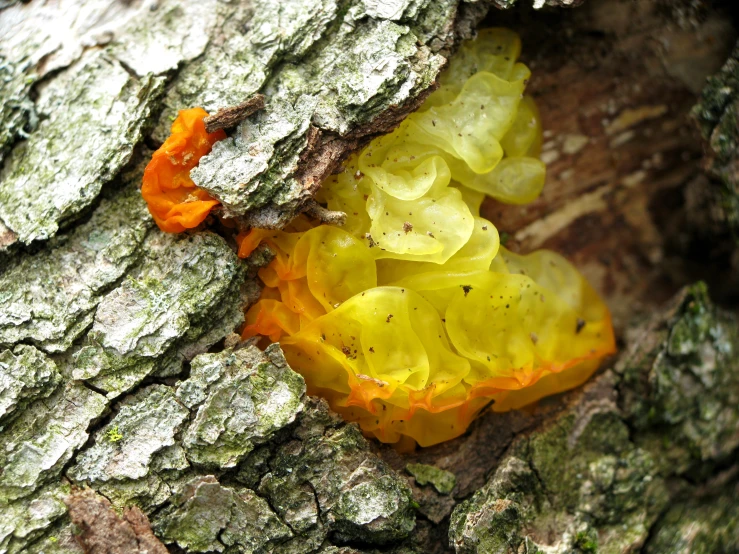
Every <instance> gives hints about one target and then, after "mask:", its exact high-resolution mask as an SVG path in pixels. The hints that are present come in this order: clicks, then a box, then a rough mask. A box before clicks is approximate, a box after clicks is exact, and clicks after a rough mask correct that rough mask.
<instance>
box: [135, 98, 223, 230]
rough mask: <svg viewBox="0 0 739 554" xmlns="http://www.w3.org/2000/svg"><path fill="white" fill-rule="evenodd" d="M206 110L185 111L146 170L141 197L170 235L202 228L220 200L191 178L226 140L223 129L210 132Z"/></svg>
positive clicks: (178, 117)
mask: <svg viewBox="0 0 739 554" xmlns="http://www.w3.org/2000/svg"><path fill="white" fill-rule="evenodd" d="M207 116H208V113H207V112H206V111H205V110H204V109H203V108H190V109H187V110H182V111H180V112H179V114H178V115H177V118H176V119H175V120H174V122H173V123H172V128H171V130H170V135H169V137H168V138H167V140H165V141H164V144H162V146H160V147H159V149H158V150H156V151H155V152H154V154H152V157H151V161H150V162H149V164H148V165H147V166H146V169H145V170H144V178H143V182H142V185H141V195H142V196H143V198H144V200H145V201H146V204H147V206H148V208H149V212H150V213H151V215H152V217H153V218H154V221H155V222H156V224H157V225H158V226H159V228H160V229H161V230H162V231H164V232H167V233H181V232H183V231H184V230H186V229H192V228H193V227H197V226H198V225H200V224H201V223H202V222H203V221H204V220H205V218H206V217H208V214H209V213H210V211H211V210H212V209H213V208H214V207H215V206H218V204H219V202H218V200H216V199H214V198H212V197H211V196H210V195H209V194H208V193H207V192H206V191H204V190H202V189H200V188H198V187H197V186H196V185H195V183H194V182H193V181H192V179H190V170H191V169H192V168H194V167H195V166H197V165H198V163H199V162H200V158H202V157H203V156H205V155H206V154H208V153H209V152H210V151H211V149H212V148H213V145H214V144H215V143H216V142H218V141H219V140H223V139H224V138H226V133H225V132H224V131H223V130H220V129H219V130H218V131H216V132H214V133H208V132H206V130H205V123H204V122H203V119H204V118H205V117H207Z"/></svg>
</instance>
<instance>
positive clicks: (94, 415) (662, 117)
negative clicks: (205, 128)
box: [0, 0, 739, 553]
mask: <svg viewBox="0 0 739 554" xmlns="http://www.w3.org/2000/svg"><path fill="white" fill-rule="evenodd" d="M514 4H515V5H514ZM533 4H534V5H537V8H540V7H541V6H538V4H543V2H539V1H535V2H534V3H533ZM546 4H547V6H545V7H544V8H543V9H534V8H533V6H532V5H531V3H530V2H528V0H519V1H518V2H516V1H515V0H492V1H484V0H479V1H477V2H474V1H458V0H441V1H431V0H386V1H376V0H291V1H289V2H274V1H270V0H253V1H251V2H243V3H239V2H228V1H218V0H200V1H199V2H185V1H183V0H179V1H178V0H131V1H123V0H94V1H91V2H77V3H72V4H71V5H69V6H68V5H66V4H63V3H60V2H42V1H37V0H32V1H30V2H18V1H12V0H0V37H2V38H1V39H0V76H2V79H0V96H2V99H3V104H2V121H1V122H0V164H2V169H1V172H0V464H1V465H2V468H3V470H2V472H0V514H2V517H0V553H2V552H10V553H16V552H29V553H77V552H95V553H98V552H111V553H112V552H141V553H143V552H160V551H161V552H165V551H166V550H167V549H169V551H171V552H188V553H189V552H193V553H195V552H280V553H289V552H295V553H303V552H305V553H308V552H326V553H329V552H337V553H338V552H345V553H348V552H372V551H377V550H376V549H381V551H383V552H424V553H426V552H453V551H457V552H481V553H483V552H485V553H487V552H529V553H530V552H596V551H597V552H636V551H643V552H646V553H651V552H654V553H657V552H659V553H665V552H675V553H677V552H730V551H736V550H739V521H738V520H737V514H739V503H738V502H737V498H739V473H738V472H739V465H737V463H736V456H737V452H739V325H738V324H737V320H736V316H735V314H734V313H732V311H731V310H733V309H735V308H736V304H737V300H739V294H737V291H739V253H738V252H739V250H738V249H737V242H736V240H735V237H736V236H737V232H739V207H738V206H739V185H737V182H738V181H739V177H737V174H738V172H737V169H736V167H737V166H736V160H737V159H739V156H737V152H739V146H738V145H739V138H737V137H738V136H739V131H738V129H739V126H738V125H737V122H738V121H739V119H738V116H737V113H739V111H738V110H739V108H737V106H739V104H738V102H739V51H738V50H735V51H734V52H733V53H732V48H734V42H735V41H736V27H735V22H734V21H732V18H731V13H730V11H729V8H728V7H724V6H723V4H722V3H721V2H714V3H711V2H709V1H707V0H706V1H705V2H691V1H687V0H644V1H640V2H627V1H623V0H590V2H581V1H575V0H547V2H546ZM566 8H574V9H566ZM478 25H485V26H508V27H511V28H513V29H515V30H516V31H517V32H519V33H520V34H521V36H522V40H523V44H524V52H523V55H522V58H523V61H524V62H525V63H527V64H528V65H529V66H530V67H531V69H532V72H533V77H532V79H531V82H530V84H529V89H528V90H529V91H531V92H532V94H533V95H534V96H535V98H536V100H537V103H538V105H539V108H540V110H541V113H542V119H543V123H544V128H545V140H544V152H543V155H542V159H543V160H544V161H545V163H546V164H547V166H548V177H547V184H546V186H545V189H544V193H543V194H542V196H541V198H540V199H538V200H537V201H536V202H534V203H532V204H530V205H527V206H524V207H520V206H518V207H516V206H505V205H503V204H499V203H496V202H495V201H493V200H487V201H486V202H485V204H484V205H483V216H484V217H487V218H488V219H490V220H491V221H493V222H494V223H495V224H496V225H497V226H498V228H499V229H500V230H501V231H502V232H505V236H506V240H507V242H506V244H507V246H508V247H509V248H511V249H513V250H519V251H523V252H525V251H529V250H532V249H535V248H539V247H546V248H550V249H553V250H556V251H559V252H561V253H563V254H564V255H566V256H567V257H568V258H569V259H570V260H572V261H573V262H574V263H575V264H576V265H577V266H578V267H579V268H580V269H581V271H582V272H583V273H584V274H585V275H586V276H587V277H588V279H589V280H590V282H591V283H592V284H593V285H594V287H595V288H596V289H597V290H598V291H599V292H600V293H601V294H602V295H603V296H604V298H605V299H606V301H607V303H608V304H609V306H610V308H611V310H612V312H613V315H614V321H615V324H616V330H617V335H618V338H619V343H620V349H619V354H618V355H617V356H615V357H614V358H613V359H612V360H609V361H608V363H607V364H606V367H605V368H604V369H603V370H602V371H601V372H600V373H599V374H598V375H596V376H595V377H594V378H593V379H592V380H591V381H590V382H589V383H588V384H586V385H585V386H584V387H582V388H581V389H578V390H575V391H571V392H569V393H566V394H562V395H559V396H557V397H553V398H547V399H545V400H543V401H541V402H540V403H539V404H538V405H537V406H535V407H532V408H530V409H526V410H524V411H517V412H511V413H506V414H494V413H486V414H484V415H483V416H482V417H480V418H479V419H478V420H477V421H476V422H475V423H474V424H473V425H472V427H471V429H470V431H469V432H468V433H467V434H466V435H464V436H462V437H460V438H458V439H455V440H452V441H449V442H446V443H443V444H440V445H438V446H435V447H432V448H427V449H421V450H417V451H415V452H413V453H405V454H401V453H399V452H397V451H396V450H393V449H392V448H390V447H387V446H384V445H379V444H376V443H373V442H369V441H367V440H365V439H364V438H363V437H362V435H361V433H360V432H359V430H358V428H356V427H355V426H354V425H351V424H346V423H344V422H343V421H342V420H341V418H339V417H338V416H336V415H335V414H333V413H332V412H331V411H330V410H329V409H328V407H327V405H326V403H325V402H324V401H322V400H319V399H316V398H311V397H309V396H307V395H306V392H305V384H304V382H303V380H302V378H301V377H300V376H299V375H298V374H296V373H294V372H293V371H292V370H291V369H290V368H289V366H288V365H287V363H286V362H285V360H284V358H283V357H282V353H281V351H280V349H279V348H278V347H277V346H271V347H269V348H268V349H267V350H266V351H264V352H262V351H260V350H259V349H257V348H256V347H254V346H248V345H246V344H244V343H239V342H238V340H237V337H236V336H235V335H234V334H233V332H234V330H235V329H237V328H238V326H239V325H240V324H241V323H242V322H243V307H244V306H245V305H247V304H249V303H250V302H253V301H254V300H255V298H256V297H257V296H258V294H259V284H258V280H257V278H256V268H258V267H259V266H260V264H261V262H263V261H264V260H263V259H257V258H258V255H253V256H252V257H251V258H250V259H248V260H240V259H239V258H238V257H237V256H236V254H235V249H234V244H233V243H232V239H230V238H229V239H226V238H223V237H221V236H220V235H219V234H217V233H216V232H215V231H212V230H200V231H198V232H192V233H187V234H184V235H168V234H165V233H162V232H161V231H159V229H158V228H156V226H154V224H153V221H152V220H151V217H150V215H149V213H148V212H147V210H146V206H145V204H144V202H143V200H142V199H141V197H140V194H139V186H140V182H141V177H142V172H143V168H144V166H145V165H146V163H147V161H148V159H149V158H150V156H151V151H152V149H154V148H157V147H158V146H159V145H160V144H161V142H162V141H163V140H164V139H165V138H166V136H167V134H168V129H169V126H170V124H171V121H172V119H173V118H174V115H175V114H176V113H177V111H178V110H180V109H184V108H188V107H193V106H202V107H203V108H205V109H206V110H207V111H209V112H210V113H211V114H216V112H218V111H219V110H224V111H221V112H219V113H218V114H217V115H216V117H215V118H213V119H212V122H213V123H212V124H214V125H220V126H225V127H226V128H227V130H228V132H229V138H228V139H226V140H223V141H221V142H219V143H217V144H216V146H215V148H214V149H213V151H212V153H211V154H209V155H208V156H207V157H205V158H203V160H201V163H200V164H199V166H198V168H197V169H195V170H194V171H193V173H192V176H193V179H194V180H195V182H196V183H197V184H198V185H199V186H201V187H203V188H205V189H206V190H207V191H208V192H210V193H211V194H213V195H214V196H215V197H217V198H218V199H219V200H220V201H221V203H222V207H221V208H220V210H221V211H220V213H219V214H218V215H226V216H230V217H233V218H234V219H236V220H237V221H238V222H239V225H240V226H243V227H244V228H245V227H247V226H251V225H254V226H260V227H268V228H279V227H281V226H283V225H285V224H286V223H287V222H288V221H289V220H290V219H291V218H292V217H294V216H295V215H296V214H298V213H300V212H301V211H303V210H306V209H313V208H315V204H311V199H312V195H313V193H315V191H316V190H317V188H318V186H319V185H320V183H321V181H322V180H323V178H324V177H326V176H327V175H329V174H331V173H332V172H333V171H334V170H335V169H337V168H338V167H340V164H341V162H342V160H343V159H344V158H346V156H347V155H348V154H350V153H351V152H353V151H355V150H356V149H357V148H359V147H360V146H361V145H363V144H366V143H367V142H368V141H369V140H371V139H372V138H373V137H375V136H378V135H380V134H382V133H385V132H387V131H389V130H391V129H392V128H393V127H394V126H395V125H397V124H398V123H399V122H400V121H402V119H403V118H404V117H405V116H406V115H407V114H409V113H410V112H412V111H413V110H414V109H415V108H417V107H418V106H419V105H420V104H421V102H422V101H423V100H424V99H425V97H426V96H427V95H428V93H429V92H431V90H433V88H434V86H435V80H436V77H437V75H438V73H439V71H440V70H441V68H442V67H443V65H444V64H445V62H446V59H447V58H448V57H449V56H451V55H453V52H454V51H455V49H456V47H457V46H458V44H459V42H460V41H461V40H463V39H466V38H470V37H471V36H473V34H474V31H475V29H476V28H477V26H478ZM727 59H728V61H727ZM714 74H715V76H714V77H712V79H711V80H710V81H709V82H708V84H707V85H706V78H707V77H709V76H710V75H714ZM257 93H261V94H263V95H264V104H265V105H264V108H263V109H258V108H260V107H261V106H259V105H258V104H259V97H257V100H251V103H250V104H243V103H244V102H247V101H250V99H252V98H254V95H255V94H257ZM255 109H256V110H257V111H256V112H255V111H254V110H255ZM210 228H211V229H216V230H218V229H219V226H218V224H217V222H213V225H211V226H210ZM700 280H702V281H705V282H706V283H708V287H707V286H706V285H705V284H703V283H696V282H697V281H700ZM707 291H710V292H711V296H712V297H713V299H714V301H715V303H713V302H712V301H711V300H710V299H709V296H708V292H707ZM224 399H228V400H224ZM152 532H153V534H152Z"/></svg>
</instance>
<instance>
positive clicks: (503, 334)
mask: <svg viewBox="0 0 739 554" xmlns="http://www.w3.org/2000/svg"><path fill="white" fill-rule="evenodd" d="M520 49H521V45H520V41H519V38H518V36H517V35H516V34H515V33H513V32H512V31H509V30H506V29H489V30H485V31H482V32H480V34H479V37H478V38H477V39H476V40H475V41H472V42H469V43H467V44H465V45H463V46H462V48H461V52H460V53H459V54H458V55H457V56H456V57H455V58H453V59H452V61H451V64H450V66H449V68H448V70H447V71H446V73H445V74H444V75H443V76H442V78H441V86H440V88H439V89H438V90H437V91H436V92H434V93H433V94H432V95H431V96H430V97H429V99H428V100H427V102H426V103H425V104H424V105H423V106H422V107H421V109H420V110H419V111H418V112H416V113H414V114H411V115H410V116H409V117H408V118H407V119H406V120H405V121H404V122H403V123H402V124H401V125H400V126H399V127H398V128H397V129H396V130H395V131H394V132H393V133H390V134H389V135H386V136H384V137H380V138H378V139H375V140H374V141H373V142H372V143H371V144H370V145H369V146H368V147H366V148H365V149H364V150H362V151H361V152H359V153H358V154H357V155H356V156H354V157H353V158H351V159H350V160H349V161H348V162H347V163H346V165H345V170H344V171H343V172H341V173H340V174H338V175H335V176H332V177H331V178H329V179H327V181H326V182H325V183H324V184H323V186H322V189H321V190H320V191H319V195H318V199H319V201H321V202H323V203H325V204H326V205H327V206H328V207H329V209H332V210H340V211H343V212H345V213H346V214H347V221H346V224H345V226H344V227H343V228H338V227H332V226H329V225H319V226H317V227H312V226H311V224H310V223H309V222H308V220H307V219H305V218H302V217H301V218H299V219H298V220H296V221H295V222H293V224H292V225H291V227H290V228H288V229H286V230H284V231H271V230H264V229H252V230H251V231H250V232H248V233H245V234H242V235H239V237H238V242H239V255H240V256H241V257H246V256H248V255H249V254H250V253H251V252H252V251H253V250H254V249H255V248H256V247H257V246H258V245H259V244H260V243H266V244H268V245H269V246H270V248H271V250H272V251H273V252H274V253H275V258H274V260H273V261H272V262H271V263H270V264H269V265H268V266H267V267H265V268H263V269H261V270H260V272H259V275H260V277H261V279H262V281H263V282H264V285H265V288H264V290H263V293H262V297H261V299H260V300H259V302H257V303H256V304H255V305H254V306H252V307H251V308H250V309H249V310H248V312H247V314H246V324H245V326H244V329H243V337H244V338H248V337H253V336H264V337H268V338H269V340H271V341H278V340H279V341H280V344H281V345H282V348H283V350H284V351H285V355H286V357H287V359H288V361H289V363H290V365H291V367H292V368H293V369H295V370H296V371H298V372H300V373H301V374H302V375H303V376H304V377H305V379H306V382H307V384H308V388H309V392H310V393H311V394H318V395H320V396H323V397H324V398H326V399H327V400H328V401H329V402H330V404H331V406H332V408H333V409H334V410H336V411H338V412H339V413H341V414H342V415H343V416H344V417H345V418H346V419H348V420H351V421H356V422H358V423H359V425H360V426H361V427H362V429H363V430H364V432H365V433H367V434H370V435H374V436H375V437H377V438H378V439H380V440H381V441H383V442H397V441H399V440H400V439H401V438H402V437H403V436H406V437H411V438H413V439H414V440H415V441H417V442H418V443H419V444H420V445H421V446H428V445H432V444H436V443H438V442H441V441H444V440H448V439H451V438H453V437H456V436H458V435H460V434H461V433H463V432H464V431H465V430H466V429H467V426H468V425H469V424H470V422H471V421H472V420H473V419H474V418H475V417H476V415H477V414H478V413H479V412H480V410H482V409H483V408H484V407H485V406H487V405H489V404H490V403H491V401H494V403H493V404H492V408H493V410H496V411H503V410H509V409H514V408H519V407H522V406H525V405H527V404H530V403H532V402H534V401H536V400H538V399H540V398H542V397H544V396H546V395H550V394H553V393H556V392H560V391H563V390H567V389H570V388H572V387H575V386H577V385H579V384H581V383H582V382H584V381H585V380H586V379H587V378H588V377H589V376H590V375H591V374H592V373H593V371H595V369H596V368H597V366H598V363H599V361H600V360H601V359H602V358H603V357H604V356H606V355H608V354H611V353H613V352H614V350H615V343H614V335H613V330H612V327H611V319H610V314H609V312H608V309H607V307H606V306H605V304H604V303H603V301H602V300H601V299H600V298H599V297H598V295H597V294H596V293H595V291H594V290H593V289H592V288H591V287H590V285H589V284H588V283H587V282H586V281H585V279H584V278H583V277H582V276H581V275H580V274H579V273H578V272H577V270H576V269H575V268H574V267H573V266H572V265H571V264H569V263H568V262H567V261H566V260H565V259H564V258H562V257H561V256H559V255H558V254H555V253H553V252H548V251H538V252H534V253H532V254H529V255H525V256H522V255H517V254H514V253H512V252H508V251H507V250H505V249H504V248H502V247H501V246H500V242H499V237H498V232H497V230H496V228H495V227H494V226H493V224H492V223H490V222H489V221H487V220H485V219H483V218H481V217H480V216H479V208H480V204H481V203H482V200H483V198H484V196H485V195H489V196H493V197H494V198H497V199H498V200H500V201H503V202H508V203H526V202H530V201H531V200H533V199H534V198H536V197H537V196H538V194H539V193H540V191H541V188H542V186H543V184H544V165H543V164H542V163H541V161H539V160H538V159H537V158H536V156H537V155H538V153H539V149H540V145H541V125H540V122H539V115H538V112H537V110H536V105H535V104H534V102H533V101H532V100H531V99H530V98H528V97H526V96H524V95H523V93H524V88H525V84H526V80H527V79H528V77H529V70H528V69H527V68H526V66H524V65H523V64H520V63H517V62H516V59H517V57H518V55H519V53H520Z"/></svg>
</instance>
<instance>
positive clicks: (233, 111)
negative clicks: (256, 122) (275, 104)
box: [203, 94, 264, 133]
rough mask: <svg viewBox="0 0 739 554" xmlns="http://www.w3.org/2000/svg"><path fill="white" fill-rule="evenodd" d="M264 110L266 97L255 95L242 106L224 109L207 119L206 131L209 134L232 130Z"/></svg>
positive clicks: (237, 105) (205, 120)
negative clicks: (220, 130)
mask: <svg viewBox="0 0 739 554" xmlns="http://www.w3.org/2000/svg"><path fill="white" fill-rule="evenodd" d="M263 109H264V95H263V94H255V95H254V96H252V97H251V98H249V100H246V101H245V102H242V103H241V104H236V105H235V106H229V107H228V108H222V109H220V110H218V111H217V112H216V113H215V114H213V115H210V116H208V117H206V118H205V119H204V120H203V121H204V122H205V130H206V131H207V132H208V133H215V132H216V131H217V130H218V129H230V128H232V127H236V125H238V124H239V123H241V122H242V121H244V120H245V119H246V118H247V117H249V116H250V115H251V114H253V113H256V112H258V111H259V110H263Z"/></svg>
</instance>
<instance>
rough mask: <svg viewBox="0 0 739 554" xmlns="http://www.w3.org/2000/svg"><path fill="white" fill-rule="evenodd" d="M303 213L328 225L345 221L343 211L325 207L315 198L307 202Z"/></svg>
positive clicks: (341, 223)
mask: <svg viewBox="0 0 739 554" xmlns="http://www.w3.org/2000/svg"><path fill="white" fill-rule="evenodd" d="M305 213H307V214H308V215H309V216H311V217H315V218H316V219H318V220H320V221H321V222H322V223H328V224H329V225H339V226H341V225H344V223H346V214H345V213H344V212H338V211H333V210H329V209H326V208H324V207H323V206H321V205H320V204H319V203H318V202H316V201H315V200H311V201H309V202H308V205H307V206H306V207H305Z"/></svg>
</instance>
